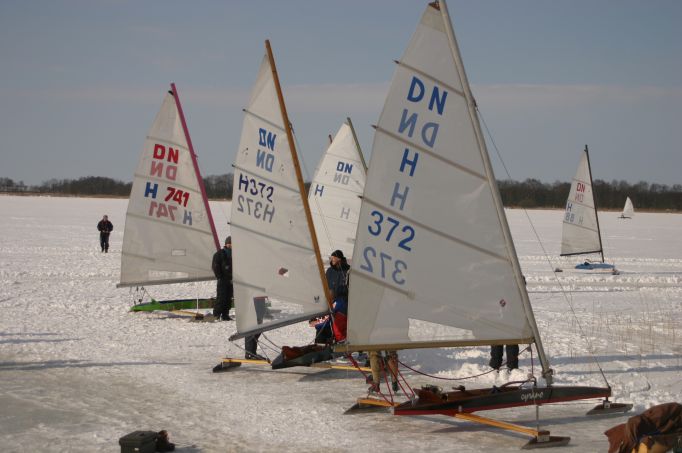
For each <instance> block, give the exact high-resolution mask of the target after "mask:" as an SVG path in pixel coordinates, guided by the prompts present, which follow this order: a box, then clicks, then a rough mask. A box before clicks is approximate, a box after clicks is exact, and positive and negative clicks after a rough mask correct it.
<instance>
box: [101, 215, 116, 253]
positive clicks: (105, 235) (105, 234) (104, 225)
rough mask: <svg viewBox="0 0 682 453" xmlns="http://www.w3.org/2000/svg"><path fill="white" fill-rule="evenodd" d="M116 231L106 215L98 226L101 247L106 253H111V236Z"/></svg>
mask: <svg viewBox="0 0 682 453" xmlns="http://www.w3.org/2000/svg"><path fill="white" fill-rule="evenodd" d="M113 229H114V225H113V224H112V223H111V222H110V221H109V217H107V216H106V215H105V216H104V217H102V220H100V221H99V223H98V224H97V231H99V245H100V247H102V251H103V252H104V253H109V234H111V232H112V231H113Z"/></svg>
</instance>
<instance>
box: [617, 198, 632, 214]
mask: <svg viewBox="0 0 682 453" xmlns="http://www.w3.org/2000/svg"><path fill="white" fill-rule="evenodd" d="M634 215H635V207H634V206H633V205H632V200H630V197H627V198H626V200H625V207H624V208H623V213H622V214H621V215H620V216H621V217H622V218H624V219H631V218H632V217H633V216H634Z"/></svg>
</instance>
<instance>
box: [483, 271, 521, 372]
mask: <svg viewBox="0 0 682 453" xmlns="http://www.w3.org/2000/svg"><path fill="white" fill-rule="evenodd" d="M523 284H524V285H525V284H526V277H525V276H523ZM503 348H505V346H504V345H501V344H495V345H492V346H490V367H491V368H494V369H496V370H498V371H499V370H500V367H501V366H502V353H503ZM506 349H507V370H508V371H511V370H515V369H517V368H518V367H519V345H518V344H508V345H506Z"/></svg>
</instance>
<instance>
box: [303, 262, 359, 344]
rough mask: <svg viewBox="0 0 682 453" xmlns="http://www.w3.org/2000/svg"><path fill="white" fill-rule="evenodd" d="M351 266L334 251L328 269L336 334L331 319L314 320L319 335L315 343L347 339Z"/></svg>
mask: <svg viewBox="0 0 682 453" xmlns="http://www.w3.org/2000/svg"><path fill="white" fill-rule="evenodd" d="M349 271H350V265H349V264H348V261H346V257H345V256H343V252H342V251H341V250H334V252H333V253H332V255H331V256H330V257H329V268H327V272H326V277H327V286H329V291H330V292H331V296H332V306H333V310H332V313H333V314H334V321H335V322H336V323H337V326H336V332H334V330H335V329H333V326H332V322H331V319H330V318H329V317H328V316H327V317H324V318H322V319H320V320H314V321H313V322H312V323H311V324H312V325H314V327H315V329H316V331H317V334H316V335H315V343H331V342H332V340H333V339H334V338H336V339H337V340H338V341H341V340H345V337H346V332H345V331H346V329H345V327H346V319H347V318H346V317H347V316H348V272H349Z"/></svg>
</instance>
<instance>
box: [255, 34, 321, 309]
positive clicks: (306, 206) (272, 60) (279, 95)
mask: <svg viewBox="0 0 682 453" xmlns="http://www.w3.org/2000/svg"><path fill="white" fill-rule="evenodd" d="M265 49H266V51H267V54H268V60H269V61H270V69H271V71H272V78H273V79H274V82H275V89H276V91H277V99H278V100H279V108H280V111H281V112H282V120H283V121H284V129H285V130H286V133H287V140H288V141H289V150H290V151H291V160H292V162H293V164H294V169H295V170H296V180H297V181H298V189H299V192H300V193H301V199H302V201H303V209H304V210H305V216H306V220H307V221H308V230H309V231H310V236H311V238H312V241H313V248H314V250H315V259H316V260H317V268H318V271H319V272H320V280H322V288H323V290H324V296H325V297H326V299H327V305H328V306H329V310H331V309H332V298H331V292H330V291H329V285H327V276H326V275H325V273H324V264H323V263H322V257H321V255H320V246H319V245H318V243H317V234H316V233H315V227H314V226H313V216H312V214H311V213H310V205H309V204H308V197H307V196H306V193H305V184H304V183H303V175H302V174H301V167H300V165H299V164H298V153H297V152H296V144H295V142H294V135H293V133H292V132H291V123H290V122H289V115H288V114H287V108H286V105H285V104H284V96H283V95H282V87H281V86H280V84H279V76H278V75H277V68H276V67H275V57H274V56H273V54H272V48H271V47H270V40H269V39H266V40H265Z"/></svg>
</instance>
